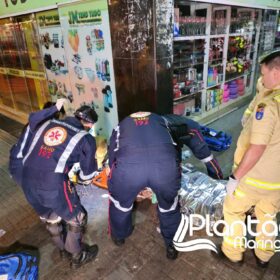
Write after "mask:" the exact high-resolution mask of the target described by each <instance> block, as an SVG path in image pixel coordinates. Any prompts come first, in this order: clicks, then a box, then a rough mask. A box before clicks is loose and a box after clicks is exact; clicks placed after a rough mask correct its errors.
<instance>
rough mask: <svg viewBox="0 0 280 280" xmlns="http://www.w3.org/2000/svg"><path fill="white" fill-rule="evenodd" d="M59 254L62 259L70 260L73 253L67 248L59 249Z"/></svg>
mask: <svg viewBox="0 0 280 280" xmlns="http://www.w3.org/2000/svg"><path fill="white" fill-rule="evenodd" d="M59 255H60V258H61V259H62V260H70V259H71V254H70V253H69V252H67V251H66V250H59Z"/></svg>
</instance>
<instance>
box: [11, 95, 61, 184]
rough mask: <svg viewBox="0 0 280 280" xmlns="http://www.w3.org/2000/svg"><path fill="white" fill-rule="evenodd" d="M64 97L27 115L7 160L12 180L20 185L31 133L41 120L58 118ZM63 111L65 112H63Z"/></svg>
mask: <svg viewBox="0 0 280 280" xmlns="http://www.w3.org/2000/svg"><path fill="white" fill-rule="evenodd" d="M64 102H65V99H64V98H60V99H58V100H57V102H56V104H55V106H53V105H54V104H53V103H52V102H47V103H46V104H45V105H44V110H40V111H38V112H35V113H31V114H30V116H29V122H28V124H27V125H26V126H25V127H24V129H23V132H22V134H21V135H20V137H19V139H18V141H17V143H16V144H14V145H13V147H12V148H11V150H10V160H9V172H10V175H11V177H12V178H13V180H14V181H15V182H16V183H17V184H18V185H19V186H21V185H22V169H23V165H22V160H23V157H24V155H26V152H27V151H28V148H29V146H30V144H31V142H32V139H33V135H34V134H35V132H36V129H37V128H38V127H39V126H40V124H42V122H44V121H47V120H48V119H51V118H53V117H55V118H57V119H58V118H59V116H60V114H61V113H60V111H64V109H63V103H64ZM64 113H65V112H64Z"/></svg>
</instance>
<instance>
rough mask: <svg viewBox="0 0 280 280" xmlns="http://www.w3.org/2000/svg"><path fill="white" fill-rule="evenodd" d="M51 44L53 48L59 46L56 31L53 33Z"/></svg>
mask: <svg viewBox="0 0 280 280" xmlns="http://www.w3.org/2000/svg"><path fill="white" fill-rule="evenodd" d="M53 46H54V47H55V48H59V39H58V34H57V33H54V34H53Z"/></svg>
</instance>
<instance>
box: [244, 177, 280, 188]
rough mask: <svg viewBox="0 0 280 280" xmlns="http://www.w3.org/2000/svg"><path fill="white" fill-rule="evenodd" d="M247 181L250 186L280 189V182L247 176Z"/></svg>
mask: <svg viewBox="0 0 280 280" xmlns="http://www.w3.org/2000/svg"><path fill="white" fill-rule="evenodd" d="M245 183H246V184H247V185H249V186H253V187H256V188H258V189H263V190H268V191H277V190H280V183H269V182H264V181H260V180H257V179H254V178H250V177H248V178H246V180H245Z"/></svg>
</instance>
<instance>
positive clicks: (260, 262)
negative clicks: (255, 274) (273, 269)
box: [254, 250, 269, 268]
mask: <svg viewBox="0 0 280 280" xmlns="http://www.w3.org/2000/svg"><path fill="white" fill-rule="evenodd" d="M254 256H255V258H256V264H257V266H258V267H260V268H267V267H268V265H269V262H265V261H262V260H261V259H259V258H258V257H257V255H256V253H255V250H254Z"/></svg>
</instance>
